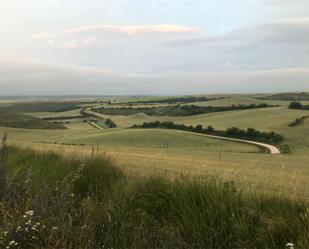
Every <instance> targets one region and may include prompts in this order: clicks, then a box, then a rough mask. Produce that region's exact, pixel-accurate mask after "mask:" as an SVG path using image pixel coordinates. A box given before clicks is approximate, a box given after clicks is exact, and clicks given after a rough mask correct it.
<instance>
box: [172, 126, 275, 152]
mask: <svg viewBox="0 0 309 249" xmlns="http://www.w3.org/2000/svg"><path fill="white" fill-rule="evenodd" d="M177 131H178V132H182V133H188V134H194V135H196V136H201V137H209V138H215V139H221V140H227V141H234V142H240V143H246V144H252V145H257V146H259V147H262V148H264V149H267V150H268V151H269V153H270V154H272V155H278V154H281V153H280V150H279V149H278V148H277V147H276V146H273V145H270V144H264V143H260V142H254V141H250V140H243V139H237V138H229V137H220V136H213V135H207V134H200V133H195V132H190V131H179V130H177Z"/></svg>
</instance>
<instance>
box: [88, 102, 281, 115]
mask: <svg viewBox="0 0 309 249" xmlns="http://www.w3.org/2000/svg"><path fill="white" fill-rule="evenodd" d="M276 106H277V105H268V104H266V103H260V104H249V105H231V106H197V105H174V106H161V107H136V108H132V107H120V108H110V107H107V108H106V107H100V108H92V111H94V112H98V113H103V114H106V115H125V116H129V115H133V114H137V113H145V114H147V115H149V116H171V117H178V116H192V115H199V114H205V113H212V112H224V111H237V110H247V109H256V108H268V107H276Z"/></svg>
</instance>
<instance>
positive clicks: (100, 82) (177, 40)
mask: <svg viewBox="0 0 309 249" xmlns="http://www.w3.org/2000/svg"><path fill="white" fill-rule="evenodd" d="M285 91H309V1H308V0H233V1H232V0H216V1H215V0H151V1H150V0H44V1H42V0H24V1H20V0H0V95H2V96H3V95H180V94H182V95H184V94H209V93H253V92H259V93H261V92H285Z"/></svg>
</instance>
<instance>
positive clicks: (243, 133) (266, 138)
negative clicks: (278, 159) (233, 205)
mask: <svg viewBox="0 0 309 249" xmlns="http://www.w3.org/2000/svg"><path fill="white" fill-rule="evenodd" d="M132 128H144V129H149V128H161V129H173V130H182V131H190V132H195V133H201V134H207V135H215V136H222V137H230V138H237V139H244V140H250V141H256V142H264V143H269V144H279V143H281V142H282V141H283V139H284V138H283V136H282V135H280V134H277V133H275V132H273V131H271V132H262V131H259V130H256V129H254V128H248V129H240V128H237V127H231V128H228V129H226V130H215V129H214V128H213V127H212V126H208V127H206V128H204V127H203V126H202V125H201V124H199V125H197V126H192V125H189V126H188V125H184V124H176V123H173V122H160V121H155V122H148V123H147V122H146V123H143V124H142V125H136V124H135V125H133V126H132Z"/></svg>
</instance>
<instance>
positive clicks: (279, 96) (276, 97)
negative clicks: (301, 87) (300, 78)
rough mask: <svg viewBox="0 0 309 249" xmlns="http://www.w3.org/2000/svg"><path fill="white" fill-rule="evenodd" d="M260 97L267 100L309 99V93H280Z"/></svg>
mask: <svg viewBox="0 0 309 249" xmlns="http://www.w3.org/2000/svg"><path fill="white" fill-rule="evenodd" d="M258 99H265V100H286V101H305V100H309V93H306V92H301V93H278V94H273V95H269V96H265V97H260V98H258Z"/></svg>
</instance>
